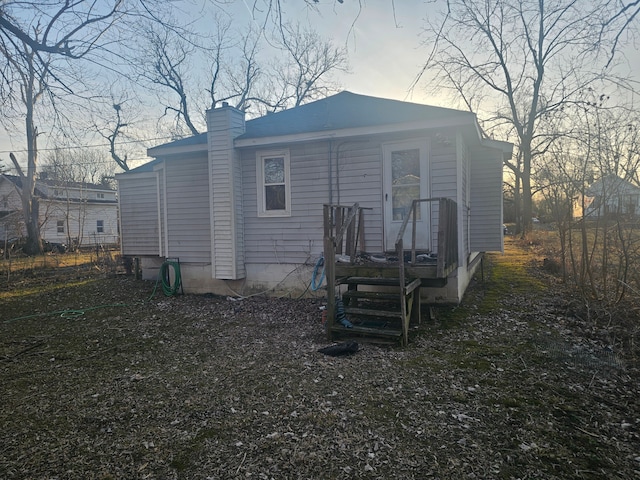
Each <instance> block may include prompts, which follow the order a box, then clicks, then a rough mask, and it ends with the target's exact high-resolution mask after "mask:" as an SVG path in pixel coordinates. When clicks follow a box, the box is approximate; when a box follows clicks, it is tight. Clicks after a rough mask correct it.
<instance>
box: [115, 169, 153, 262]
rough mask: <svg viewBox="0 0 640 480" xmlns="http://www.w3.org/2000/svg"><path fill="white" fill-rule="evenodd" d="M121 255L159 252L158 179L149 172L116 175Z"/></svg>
mask: <svg viewBox="0 0 640 480" xmlns="http://www.w3.org/2000/svg"><path fill="white" fill-rule="evenodd" d="M117 180H118V193H119V195H118V199H119V202H120V225H121V228H120V232H121V243H120V244H121V249H122V254H123V255H132V256H140V255H160V242H159V221H158V183H157V182H158V179H157V175H156V174H155V173H153V172H145V173H127V174H123V175H119V176H117Z"/></svg>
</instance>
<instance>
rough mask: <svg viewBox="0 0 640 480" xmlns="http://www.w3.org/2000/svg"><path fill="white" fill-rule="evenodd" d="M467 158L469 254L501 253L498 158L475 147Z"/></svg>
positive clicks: (500, 169) (492, 152)
mask: <svg viewBox="0 0 640 480" xmlns="http://www.w3.org/2000/svg"><path fill="white" fill-rule="evenodd" d="M470 154H471V160H470V163H471V178H472V179H473V181H472V182H471V233H470V237H471V251H473V252H501V251H503V248H504V244H503V240H504V239H503V235H502V157H501V153H500V152H499V151H497V150H494V149H490V148H483V147H476V148H473V149H472V150H471V151H470Z"/></svg>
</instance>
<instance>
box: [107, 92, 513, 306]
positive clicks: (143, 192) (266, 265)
mask: <svg viewBox="0 0 640 480" xmlns="http://www.w3.org/2000/svg"><path fill="white" fill-rule="evenodd" d="M207 125H208V131H207V132H206V133H203V134H200V135H196V136H193V137H189V138H186V139H183V140H178V141H175V142H171V143H168V144H165V145H160V146H157V147H154V148H151V149H149V151H148V154H149V155H150V156H151V157H155V160H153V161H152V162H150V163H148V164H145V165H143V166H141V167H139V168H137V169H134V170H131V171H129V172H126V173H122V174H119V175H116V179H117V180H118V191H119V202H120V215H121V236H122V238H121V245H122V253H123V255H127V256H133V257H139V258H140V259H141V264H142V267H143V275H144V276H145V277H146V278H149V279H151V278H155V276H156V274H157V272H158V269H159V268H160V266H161V265H162V264H163V262H164V261H165V260H166V259H167V258H179V260H180V265H181V271H182V280H183V284H184V289H185V291H188V292H194V293H196V292H197V293H204V292H212V293H217V294H224V295H229V294H233V293H236V292H238V293H243V294H246V293H249V292H253V291H262V290H265V289H269V288H274V287H278V289H279V290H283V289H287V288H295V289H298V290H304V288H305V286H306V285H308V283H309V279H310V276H311V270H312V268H313V265H314V263H315V261H316V260H317V259H318V257H320V256H321V255H322V252H323V235H324V232H323V204H341V205H352V204H354V203H356V202H358V203H359V205H360V206H361V207H364V208H366V209H367V210H366V211H365V217H364V224H365V232H366V251H367V252H384V251H389V250H392V249H393V248H394V243H395V240H396V236H397V235H398V229H399V226H400V224H402V220H403V218H404V215H405V210H404V207H406V205H405V203H406V202H404V201H402V199H405V198H404V197H406V196H407V195H409V197H411V198H429V197H447V198H450V199H453V200H455V202H456V204H457V206H458V212H457V219H458V228H457V232H458V233H457V235H458V238H457V248H458V258H459V261H458V267H457V268H456V269H455V271H454V272H453V273H452V274H451V275H450V277H449V278H448V279H447V280H448V281H447V282H446V283H447V285H446V287H445V288H444V289H428V288H424V289H423V290H422V292H423V295H427V296H429V297H430V298H432V299H435V300H437V301H442V302H454V303H457V302H459V301H460V299H461V298H462V294H463V293H464V290H465V289H466V287H467V285H468V283H469V281H470V278H471V275H472V274H473V271H474V269H475V268H476V267H477V265H478V263H479V259H480V258H481V252H487V251H501V250H502V249H503V237H502V164H503V161H504V159H505V157H510V155H511V151H512V145H511V144H510V143H506V142H499V141H494V140H489V139H486V138H484V137H483V135H482V133H481V130H480V128H479V126H478V123H477V119H476V116H475V115H474V114H473V113H471V112H465V111H458V110H452V109H446V108H439V107H432V106H427V105H420V104H414V103H407V102H401V101H396V100H388V99H382V98H375V97H369V96H364V95H358V94H354V93H350V92H342V93H339V94H337V95H334V96H331V97H328V98H325V99H322V100H318V101H315V102H312V103H308V104H305V105H302V106H299V107H296V108H292V109H290V110H285V111H282V112H279V113H274V114H270V115H266V116H264V117H260V118H256V119H253V120H249V121H246V122H245V117H244V113H243V112H241V111H238V110H236V109H234V108H232V107H229V106H227V105H225V106H223V107H221V108H217V109H213V110H209V111H208V112H207ZM407 198H408V197H407ZM405 200H406V199H405ZM423 208H424V210H423V211H422V212H421V215H422V217H421V218H422V219H427V218H429V216H430V212H429V211H428V208H429V207H428V205H427V204H424V207H423ZM422 223H423V224H424V225H423V229H422V231H421V233H424V235H420V236H419V238H418V242H419V244H420V245H419V247H421V248H425V249H429V250H431V251H433V250H434V243H435V242H434V238H433V237H434V231H435V230H433V228H432V226H430V225H428V224H427V223H428V222H422ZM435 236H437V235H435Z"/></svg>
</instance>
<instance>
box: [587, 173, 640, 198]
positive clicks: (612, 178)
mask: <svg viewBox="0 0 640 480" xmlns="http://www.w3.org/2000/svg"><path fill="white" fill-rule="evenodd" d="M603 192H604V193H606V194H608V195H628V194H640V188H639V187H637V186H636V185H634V184H633V183H631V182H629V181H627V180H625V179H624V178H621V177H618V176H617V175H606V176H604V177H602V178H600V179H598V180H597V181H595V182H594V183H592V184H591V185H589V188H587V194H588V195H590V196H595V195H602V194H603Z"/></svg>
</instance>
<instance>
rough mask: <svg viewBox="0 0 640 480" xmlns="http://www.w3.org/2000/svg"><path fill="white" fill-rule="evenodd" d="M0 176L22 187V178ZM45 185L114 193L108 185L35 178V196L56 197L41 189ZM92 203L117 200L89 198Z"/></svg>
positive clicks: (114, 201)
mask: <svg viewBox="0 0 640 480" xmlns="http://www.w3.org/2000/svg"><path fill="white" fill-rule="evenodd" d="M0 178H5V179H7V180H8V181H9V182H11V183H13V184H14V185H15V186H16V187H18V188H20V189H22V178H20V177H19V176H17V175H0ZM43 185H46V186H48V187H49V188H51V189H56V188H60V189H66V188H73V189H79V190H84V191H86V190H99V191H104V192H113V193H115V190H114V189H113V188H111V187H109V186H106V185H97V184H95V183H85V182H61V181H59V180H43V179H37V180H36V185H35V194H36V196H38V197H40V198H50V199H56V198H57V197H56V196H55V195H53V196H50V195H48V194H47V193H46V192H44V191H43V190H42V186H43ZM68 200H80V199H79V198H76V197H71V198H68ZM82 200H83V201H86V200H87V199H82ZM91 202H92V203H116V202H117V200H110V199H91Z"/></svg>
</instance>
